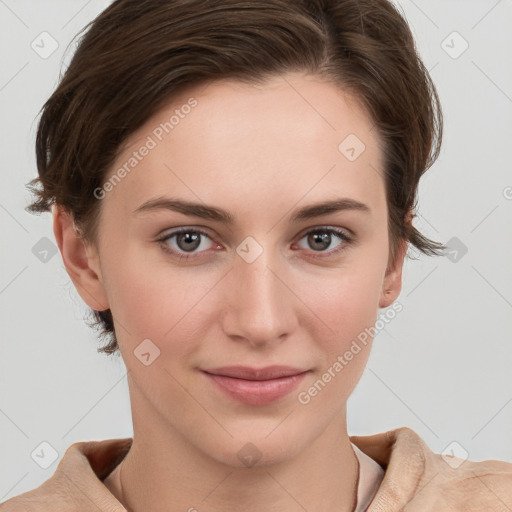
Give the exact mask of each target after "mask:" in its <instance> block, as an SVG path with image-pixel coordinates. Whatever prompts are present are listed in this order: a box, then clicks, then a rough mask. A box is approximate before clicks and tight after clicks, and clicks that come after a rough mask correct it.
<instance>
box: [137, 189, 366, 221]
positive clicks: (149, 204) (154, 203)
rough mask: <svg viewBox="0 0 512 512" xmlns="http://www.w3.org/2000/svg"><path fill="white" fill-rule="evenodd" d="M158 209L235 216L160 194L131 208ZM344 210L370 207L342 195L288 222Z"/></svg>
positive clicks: (310, 207)
mask: <svg viewBox="0 0 512 512" xmlns="http://www.w3.org/2000/svg"><path fill="white" fill-rule="evenodd" d="M158 210H171V211H174V212H178V213H182V214H184V215H190V216H193V217H199V218H201V219H208V220H213V221H217V222H221V223H223V224H227V225H233V224H234V223H235V217H234V216H233V215H232V214H231V213H230V212H228V211H226V210H223V209H222V208H217V207H215V206H209V205H205V204H202V203H194V202H191V201H183V200H181V199H173V198H169V197H162V196H160V197H155V198H152V199H149V200H147V201H146V202H144V203H143V204H141V205H140V206H139V207H138V208H136V209H135V210H133V213H134V214H139V213H143V212H151V211H158ZM346 210H356V211H361V212H365V213H370V208H369V207H368V206H367V205H366V204H364V203H361V202H359V201H356V200H355V199H350V198H347V197H342V198H339V199H334V200H331V201H324V202H320V203H314V204H311V205H308V206H305V207H303V208H300V209H298V210H295V211H294V212H293V213H292V215H291V217H290V222H300V221H304V220H309V219H314V218H316V217H321V216H322V215H327V214H329V213H336V212H340V211H346Z"/></svg>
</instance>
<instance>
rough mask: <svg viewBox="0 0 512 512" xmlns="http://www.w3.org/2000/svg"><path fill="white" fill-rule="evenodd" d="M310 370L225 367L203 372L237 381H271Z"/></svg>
mask: <svg viewBox="0 0 512 512" xmlns="http://www.w3.org/2000/svg"><path fill="white" fill-rule="evenodd" d="M306 371H308V370H302V369H300V368H292V367H291V366H277V365H275V366H266V367H265V368H251V367H250V366H223V367H220V368H211V369H206V370H203V372H206V373H209V374H211V375H222V376H224V377H232V378H235V379H245V380H270V379H279V378H281V377H290V376H291V375H299V374H300V373H304V372H306Z"/></svg>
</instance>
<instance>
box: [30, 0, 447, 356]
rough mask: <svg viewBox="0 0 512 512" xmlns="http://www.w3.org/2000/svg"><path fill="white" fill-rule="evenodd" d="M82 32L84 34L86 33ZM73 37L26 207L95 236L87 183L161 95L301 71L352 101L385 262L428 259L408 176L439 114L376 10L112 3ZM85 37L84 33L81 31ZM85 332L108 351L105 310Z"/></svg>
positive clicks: (319, 3) (418, 168)
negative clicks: (369, 149)
mask: <svg viewBox="0 0 512 512" xmlns="http://www.w3.org/2000/svg"><path fill="white" fill-rule="evenodd" d="M87 28H88V29H87ZM86 29H87V30H86V32H85V34H84V35H83V36H82V37H81V40H80V42H79V45H78V48H77V50H76V52H75V54H74V56H73V59H72V60H71V62H70V64H69V67H68V68H67V70H66V71H65V73H64V75H63V77H62V79H61V81H60V83H59V85H58V87H57V89H56V90H55V92H54V93H53V94H52V95H51V97H50V98H49V99H48V101H47V102H46V103H45V105H44V106H43V108H42V113H41V118H40V120H39V125H38V131H37V140H36V155H37V168H38V173H39V177H38V178H35V179H34V180H32V181H31V182H30V183H29V184H28V188H29V189H30V190H31V191H32V192H33V193H34V195H35V200H34V201H33V202H32V203H31V204H30V205H29V206H28V207H27V211H29V212H32V213H36V212H45V211H50V209H51V205H52V204H54V203H55V204H57V205H60V206H62V207H64V208H65V209H66V210H68V211H69V212H70V213H71V214H72V215H73V218H74V220H75V224H76V225H77V226H78V227H79V228H80V230H81V232H82V234H83V237H84V238H85V239H87V240H89V241H91V242H94V241H96V240H97V226H98V218H99V211H100V205H99V200H98V198H97V197H96V196H95V194H94V190H95V189H97V188H98V187H101V186H102V184H103V180H104V179H105V176H106V175H107V173H108V171H109V169H110V167H111V165H112V164H113V161H114V159H115V158H116V156H117V154H118V152H119V150H120V149H121V146H122V143H123V142H124V141H125V140H126V139H127V138H128V136H129V135H131V134H132V133H134V132H135V131H136V130H137V129H138V128H139V127H141V125H142V124H143V123H144V122H145V121H146V120H147V119H148V118H149V117H150V116H151V115H152V114H154V113H155V112H156V111H157V110H158V109H159V108H160V107H161V106H162V105H163V104H165V103H166V102H168V101H170V100H171V99H172V96H173V94H176V93H177V92H178V91H180V90H182V89H183V88H186V87H187V86H190V85H195V84H198V83H200V82H203V81H211V80H215V79H220V78H233V79H237V80H241V81H244V82H248V83H257V82H262V81H264V79H265V78H268V77H270V76H272V75H277V74H282V73H285V72H289V71H305V72H309V73H311V74H315V75H318V76H321V77H324V78H326V79H328V80H329V81H332V82H334V83H335V84H337V85H339V86H340V88H342V89H343V90H345V91H347V92H348V93H351V94H353V95H354V96H355V97H356V98H357V99H358V100H359V101H360V104H361V105H362V106H363V108H365V109H366V110H367V112H369V114H370V115H371V117H372V119H373V121H374V123H375V126H376V127H377V130H378V132H379V134H380V136H381V139H382V140H383V143H384V147H383V151H384V157H385V160H384V162H385V168H384V175H385V186H386V194H387V203H388V211H389V226H388V228H389V236H390V259H391V261H392V260H393V259H394V257H395V254H396V252H395V251H396V249H397V247H398V242H399V241H400V240H406V241H408V242H409V243H410V244H412V245H414V246H415V247H416V248H417V249H419V251H421V252H423V253H425V254H427V255H434V254H440V253H441V250H442V249H443V247H444V246H443V245H442V244H440V243H437V242H434V241H432V240H429V239H428V238H426V237H425V236H424V235H422V234H421V233H420V232H419V231H418V230H417V229H416V228H415V227H414V226H412V223H411V220H410V214H411V213H412V212H413V211H414V210H415V208H416V201H417V199H416V198H417V188H418V182H419V179H420V177H421V176H422V175H423V173H424V172H425V171H426V170H427V169H428V168H429V167H430V166H431V165H432V164H433V162H434V161H435V160H436V159H437V157H438V155H439V151H440V145H441V139H442V113H441V107H440V102H439V98H438V95H437V92H436V88H435V86H434V84H433V82H432V80H431V78H430V75H429V73H428V71H427V69H426V68H425V66H424V64H423V63H422V61H421V59H420V57H419V55H418V53H417V50H416V47H415V43H414V39H413V36H412V34H411V31H410V28H409V26H408V24H407V22H406V20H405V18H404V17H403V15H402V14H401V13H400V12H399V11H398V10H397V8H396V7H395V6H393V4H391V3H390V2H389V1H387V0H258V1H254V0H251V1H234V0H208V1H205V0H144V1H141V0H117V1H115V2H113V3H112V4H111V5H110V6H109V7H108V8H107V9H106V10H105V11H103V12H102V13H101V14H100V15H99V16H98V17H97V18H96V19H95V20H94V21H93V22H92V23H91V24H90V25H89V26H88V27H86ZM84 30H85V29H84ZM92 313H93V325H95V326H96V327H99V328H100V329H102V331H101V333H100V334H101V335H102V336H106V337H107V338H108V344H107V345H106V346H104V347H102V348H99V349H98V351H100V352H105V353H107V354H112V353H114V352H117V349H118V345H117V339H116V335H115V330H114V322H113V317H112V313H111V311H110V310H109V309H108V310H106V311H93V312H92Z"/></svg>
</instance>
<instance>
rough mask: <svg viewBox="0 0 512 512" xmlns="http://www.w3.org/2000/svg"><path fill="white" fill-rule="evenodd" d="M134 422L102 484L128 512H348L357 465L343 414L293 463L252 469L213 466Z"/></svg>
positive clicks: (158, 426)
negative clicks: (117, 460) (123, 454)
mask: <svg viewBox="0 0 512 512" xmlns="http://www.w3.org/2000/svg"><path fill="white" fill-rule="evenodd" d="M139 411H140V409H139ZM133 420H134V421H133V424H134V435H133V443H132V446H131V449H130V451H129V452H128V454H127V455H126V457H125V458H124V460H123V461H122V462H121V464H119V465H118V466H117V468H116V469H115V471H114V472H113V473H112V474H111V475H110V476H109V477H108V478H107V479H106V480H105V485H107V487H109V488H110V490H111V492H112V493H113V494H114V495H115V496H116V498H117V499H118V500H119V501H120V502H121V503H122V504H123V506H124V507H125V508H126V509H127V511H128V512H142V511H145V510H152V511H154V512H159V511H164V510H165V511H166V512H178V511H179V512H183V511H189V512H221V511H222V512H231V511H235V510H236V511H239V510H240V509H243V510H244V511H246V512H257V511H258V512H259V511H261V510H266V511H269V512H271V511H280V512H292V511H293V512H299V511H301V512H303V511H304V510H307V511H308V512H320V511H324V510H326V509H329V510H333V511H337V512H352V511H354V510H355V507H356V501H357V498H356V496H357V485H358V476H359V464H358V459H357V456H356V455H355V453H354V451H353V449H352V445H351V443H350V439H349V438H348V435H347V432H346V420H345V413H344V411H343V413H342V414H340V415H339V416H336V417H335V419H334V420H333V421H332V422H331V423H330V424H329V425H328V427H327V428H326V429H325V430H324V431H323V432H322V433H321V434H320V435H319V436H318V437H317V438H316V439H315V441H314V442H313V443H312V444H311V445H309V446H308V447H307V448H306V449H304V450H303V451H301V452H300V453H299V454H298V455H297V456H295V457H294V458H291V459H285V460H281V461H278V462H276V463H272V464H264V465H262V466H260V465H255V466H252V467H234V466H231V465H226V464H223V463H222V462H219V461H218V460H216V459H213V458H212V457H210V456H209V455H208V454H205V453H204V452H202V451H200V450H198V449H197V447H195V446H193V445H191V444H190V443H189V442H188V441H187V440H186V439H185V438H184V437H183V436H181V435H180V434H179V433H178V432H176V431H175V430H174V429H173V428H172V426H170V425H168V424H167V423H165V422H163V421H161V419H160V421H158V418H155V421H152V420H153V418H150V417H147V416H145V415H141V416H140V417H135V416H134V418H133Z"/></svg>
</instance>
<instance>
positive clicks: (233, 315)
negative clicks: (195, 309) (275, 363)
mask: <svg viewBox="0 0 512 512" xmlns="http://www.w3.org/2000/svg"><path fill="white" fill-rule="evenodd" d="M269 253H270V250H268V251H267V250H264V251H263V253H262V254H261V255H260V256H259V257H258V258H257V259H256V260H255V261H253V262H252V263H248V262H247V261H245V260H244V259H243V258H241V257H238V255H237V256H236V259H235V262H234V264H233V265H234V266H233V269H232V271H231V272H229V274H228V276H227V278H228V280H229V281H228V282H227V283H226V285H227V286H225V292H224V293H225V296H224V299H225V300H224V301H223V304H225V307H224V310H223V311H222V313H221V318H222V327H223V329H224V332H225V333H226V335H227V336H229V337H230V338H232V339H234V340H238V341H243V342H245V343H248V344H250V345H251V346H253V347H257V348H261V349H263V348H265V347H268V346H271V345H274V344H276V343H280V342H282V341H283V340H284V339H286V338H287V337H288V336H289V335H290V334H291V333H292V332H293V330H294V329H295V327H296V325H297V318H296V312H295V308H296V307H297V300H296V299H295V298H294V295H293V292H292V291H291V290H290V288H289V285H288V284H287V283H288V279H287V275H286V274H287V272H286V271H285V270H284V267H283V265H279V263H278V261H277V258H271V257H270V256H269Z"/></svg>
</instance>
